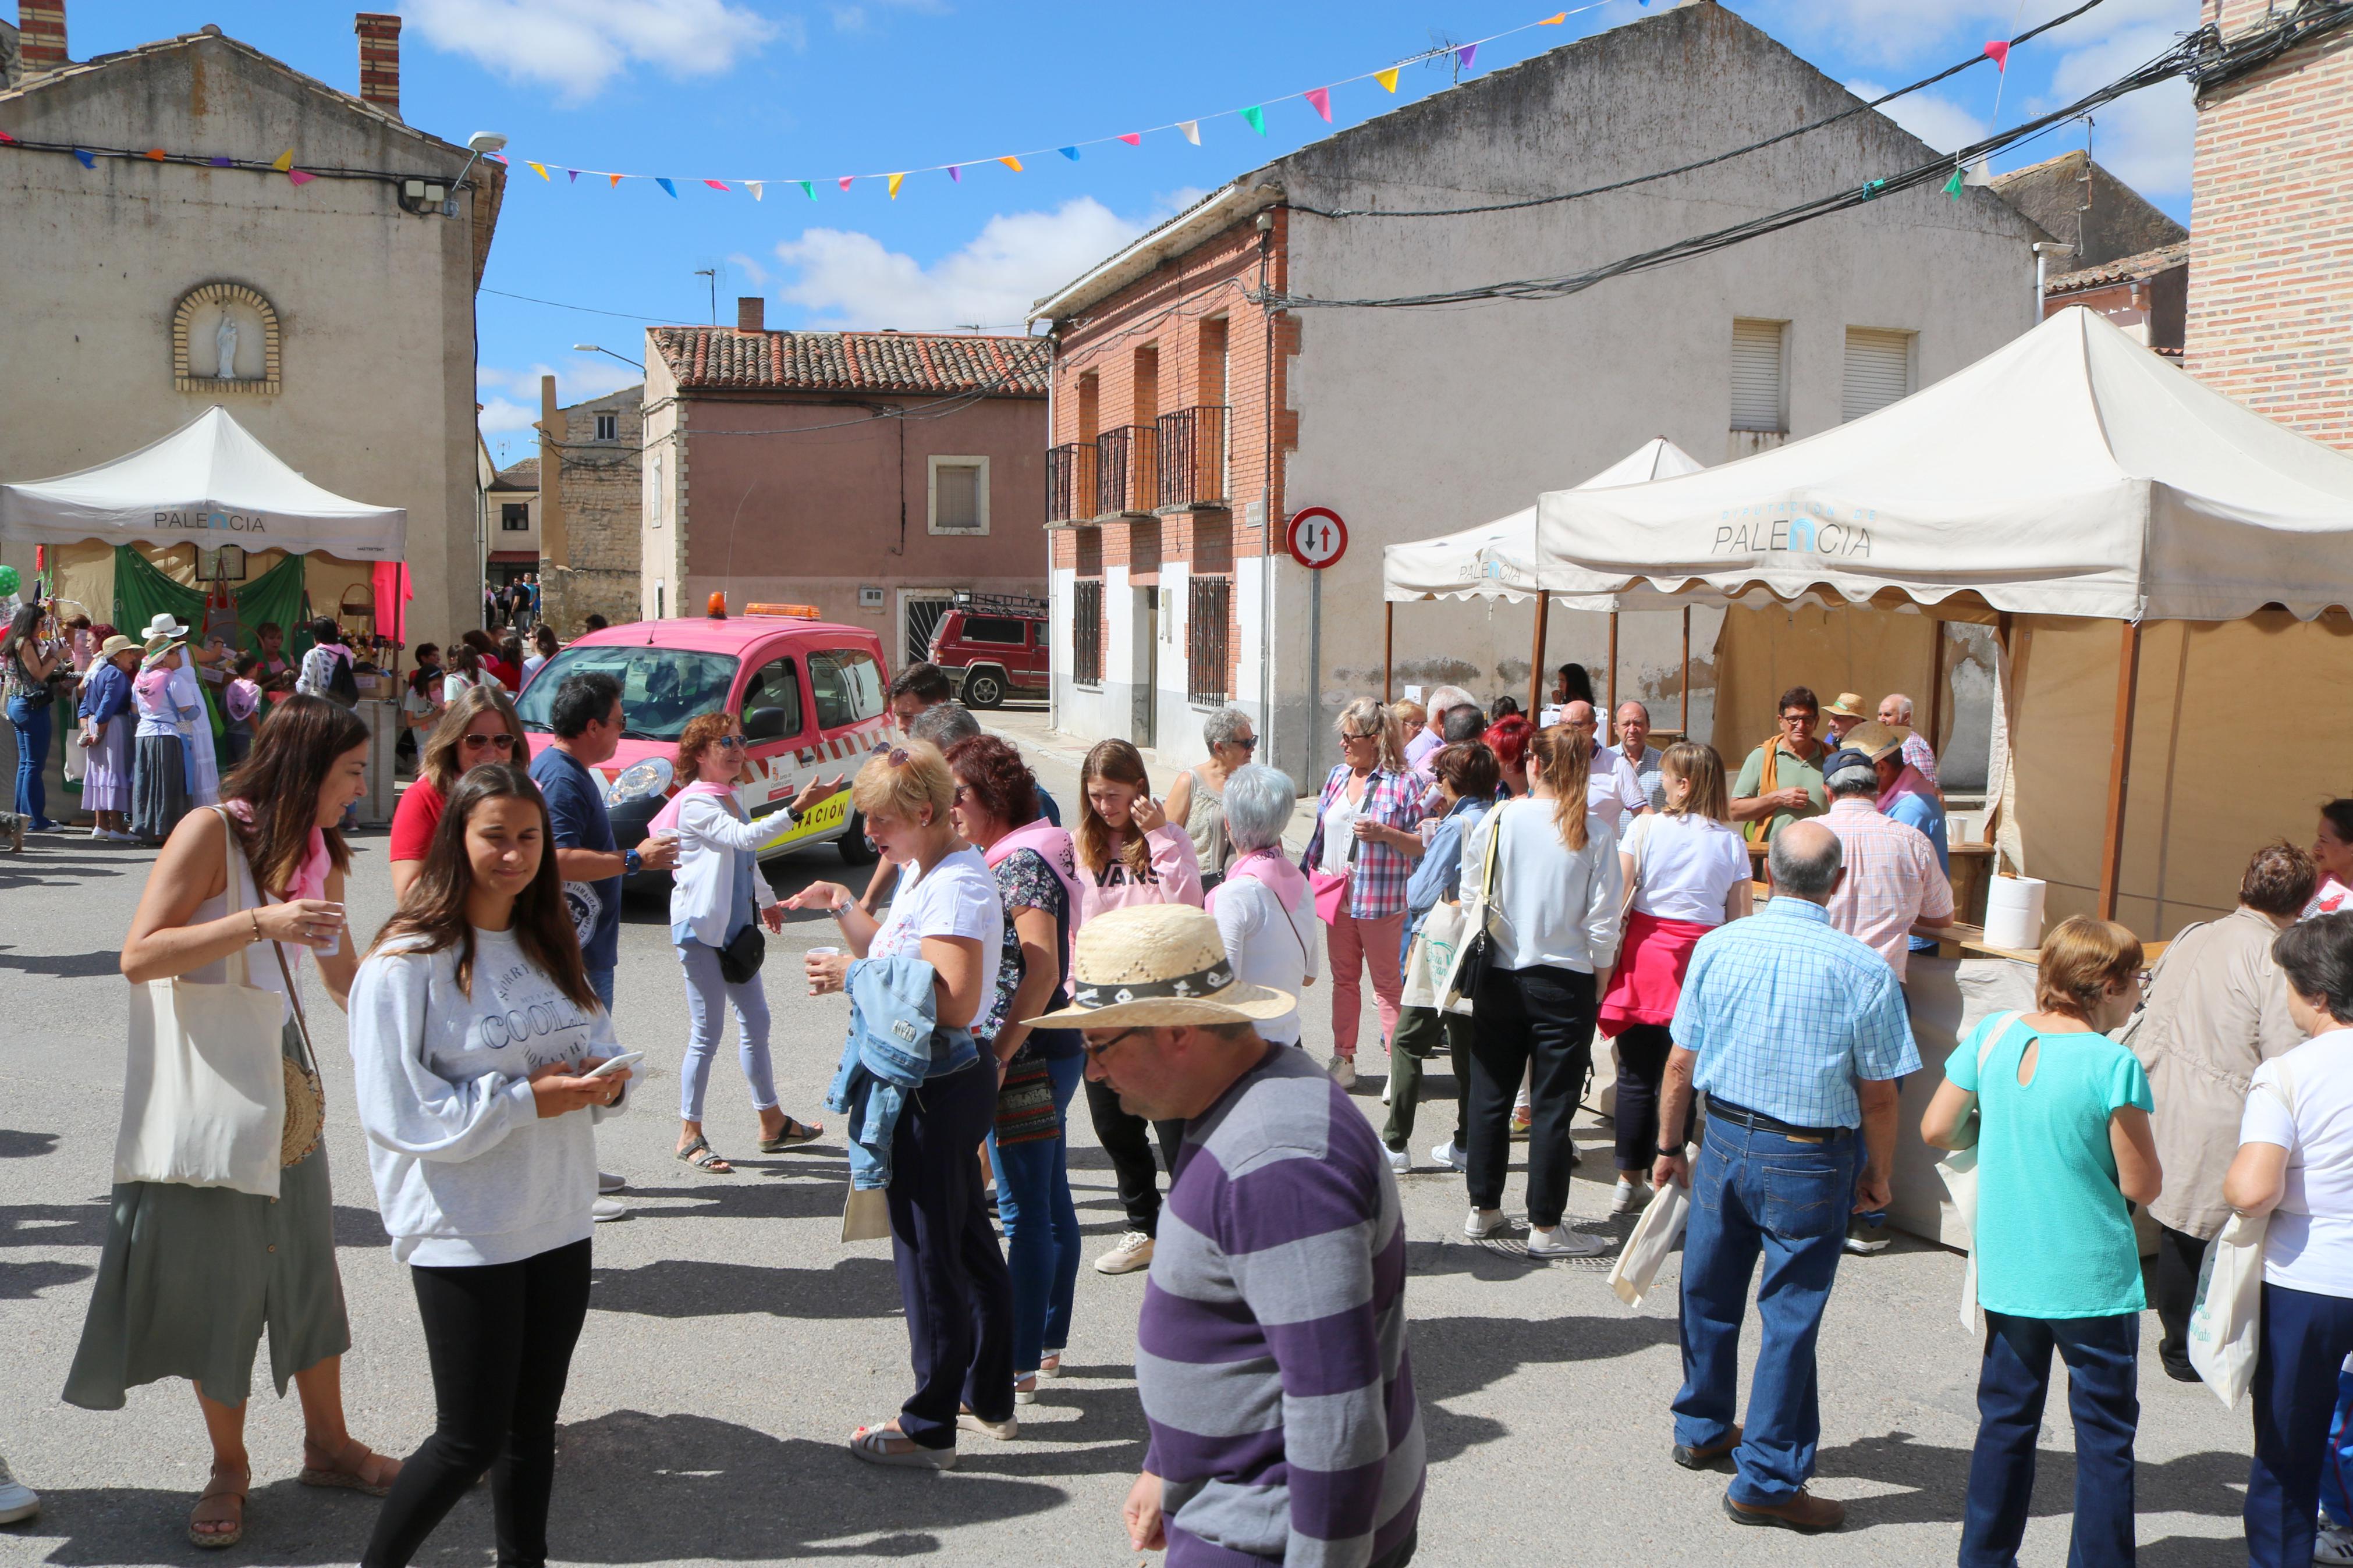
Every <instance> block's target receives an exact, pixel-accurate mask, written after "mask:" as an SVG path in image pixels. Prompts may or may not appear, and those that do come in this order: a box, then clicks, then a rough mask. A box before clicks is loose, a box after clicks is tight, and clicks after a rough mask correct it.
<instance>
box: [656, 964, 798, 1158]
mask: <svg viewBox="0 0 2353 1568" xmlns="http://www.w3.org/2000/svg"><path fill="white" fill-rule="evenodd" d="M678 960H679V963H681V964H683V965H685V966H686V1020H687V1036H686V1060H685V1062H684V1064H683V1065H681V1067H680V1068H679V1074H678V1080H679V1086H678V1100H679V1104H678V1114H679V1116H680V1118H681V1120H683V1121H702V1094H703V1090H705V1089H709V1088H710V1087H711V1058H712V1053H713V1052H715V1051H716V1050H717V1049H718V1048H719V1031H720V1030H721V1029H723V1028H724V1027H725V1026H726V1022H727V1020H726V1009H727V1007H728V1006H729V1005H733V1007H734V1009H735V1049H736V1059H737V1060H738V1061H740V1062H742V1063H743V1066H744V1082H745V1083H748V1084H750V1085H751V1086H752V1104H753V1106H754V1109H756V1110H775V1109H776V1071H775V1069H774V1068H772V1067H771V1066H770V1064H769V1061H768V993H767V992H766V991H765V989H763V988H762V986H761V984H760V977H759V976H758V975H756V974H755V975H754V976H753V977H752V978H751V979H749V980H746V981H745V982H744V984H741V985H730V984H727V977H726V976H725V975H723V974H722V973H719V950H718V949H717V948H715V947H712V946H710V945H709V944H707V943H704V942H681V943H680V944H679V949H678Z"/></svg>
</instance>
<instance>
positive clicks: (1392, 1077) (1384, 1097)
mask: <svg viewBox="0 0 2353 1568" xmlns="http://www.w3.org/2000/svg"><path fill="white" fill-rule="evenodd" d="M1396 1086H1397V1074H1396V1073H1395V1072H1394V1071H1392V1072H1391V1073H1390V1074H1389V1076H1388V1077H1387V1078H1385V1079H1381V1103H1382V1104H1383V1105H1387V1104H1388V1102H1389V1090H1390V1089H1393V1088H1395V1087H1396Z"/></svg>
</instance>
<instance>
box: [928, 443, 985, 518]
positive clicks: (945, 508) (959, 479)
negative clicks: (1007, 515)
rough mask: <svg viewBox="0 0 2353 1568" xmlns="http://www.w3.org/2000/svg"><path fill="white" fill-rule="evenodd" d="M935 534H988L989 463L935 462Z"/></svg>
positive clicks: (969, 460)
mask: <svg viewBox="0 0 2353 1568" xmlns="http://www.w3.org/2000/svg"><path fill="white" fill-rule="evenodd" d="M932 531H933V532H934V533H987V531H988V459H987V458H933V459H932Z"/></svg>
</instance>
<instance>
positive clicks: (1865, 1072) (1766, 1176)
mask: <svg viewBox="0 0 2353 1568" xmlns="http://www.w3.org/2000/svg"><path fill="white" fill-rule="evenodd" d="M1842 854H1843V850H1842V847H1841V845H1840V843H1839V839H1838V836H1837V835H1836V834H1834V833H1832V832H1831V830H1830V829H1829V828H1828V827H1826V826H1823V825H1822V824H1820V822H1812V821H1799V822H1793V823H1791V824H1790V825H1789V826H1787V827H1784V828H1783V829H1782V830H1781V832H1780V833H1779V835H1778V837H1775V838H1774V840H1773V849H1772V854H1771V857H1770V858H1771V863H1772V870H1773V898H1772V900H1771V901H1770V902H1768V903H1767V905H1766V906H1765V909H1764V911H1763V912H1762V913H1761V914H1758V915H1757V916H1755V917H1754V918H1752V919H1749V920H1742V921H1731V922H1729V923H1728V924H1725V925H1722V926H1719V927H1717V928H1716V929H1715V931H1710V932H1708V933H1707V934H1706V935H1705V936H1704V937H1702V938H1700V940H1699V943H1698V945H1697V946H1696V947H1694V949H1693V950H1692V957H1691V964H1690V968H1689V969H1688V970H1687V971H1686V973H1685V974H1684V978H1683V996H1682V999H1681V1000H1680V1001H1679V1002H1678V1003H1677V1005H1676V1007H1675V1018H1674V1023H1673V1026H1672V1033H1673V1036H1674V1041H1675V1048H1674V1050H1673V1051H1672V1052H1671V1053H1670V1054H1669V1056H1668V1058H1667V1072H1666V1084H1665V1087H1664V1091H1663V1093H1662V1096H1661V1098H1660V1102H1659V1125H1660V1126H1662V1127H1678V1126H1681V1125H1683V1118H1684V1115H1685V1113H1686V1112H1687V1110H1689V1108H1690V1105H1691V1100H1692V1093H1693V1090H1694V1087H1696V1088H1697V1089H1701V1090H1704V1092H1705V1093H1706V1095H1707V1131H1706V1134H1705V1142H1704V1143H1703V1145H1702V1147H1701V1150H1700V1156H1699V1160H1698V1163H1697V1165H1696V1167H1695V1168H1694V1167H1692V1166H1690V1165H1687V1163H1686V1162H1685V1160H1684V1158H1683V1152H1682V1151H1681V1150H1676V1151H1673V1152H1666V1151H1663V1150H1662V1152H1661V1153H1660V1155H1659V1162H1658V1164H1657V1166H1656V1167H1655V1168H1654V1169H1653V1171H1652V1173H1651V1179H1652V1181H1653V1182H1654V1183H1655V1184H1657V1185H1659V1186H1661V1187H1664V1186H1665V1185H1666V1184H1667V1183H1668V1182H1670V1181H1675V1182H1682V1183H1684V1184H1687V1185H1689V1186H1690V1187H1691V1189H1692V1211H1691V1227H1690V1229H1689V1230H1688V1231H1687V1232H1686V1233H1685V1237H1684V1241H1683V1321H1682V1324H1681V1334H1682V1339H1683V1373H1684V1379H1683V1391H1682V1392H1681V1393H1680V1394H1677V1395H1676V1396H1675V1403H1674V1413H1675V1447H1674V1460H1675V1462H1676V1463H1677V1464H1679V1465H1682V1466H1683V1468H1686V1469H1701V1468H1706V1467H1708V1466H1710V1465H1713V1464H1715V1462H1716V1461H1718V1460H1721V1459H1723V1458H1725V1457H1727V1456H1730V1457H1731V1458H1733V1459H1734V1461H1735V1463H1736V1467H1737V1471H1738V1473H1737V1474H1736V1476H1735V1477H1734V1479H1733V1482H1732V1485H1731V1487H1730V1488H1729V1489H1727V1490H1726V1491H1725V1496H1724V1509H1725V1512H1726V1513H1727V1514H1729V1515H1731V1516H1732V1518H1733V1520H1734V1521H1736V1522H1737V1523H1740V1524H1756V1525H1775V1526H1778V1527H1780V1528H1782V1529H1787V1530H1796V1531H1802V1532H1806V1533H1812V1532H1814V1531H1823V1530H1835V1529H1837V1528H1838V1527H1839V1525H1840V1524H1841V1523H1842V1522H1844V1521H1845V1518H1846V1509H1845V1507H1844V1506H1843V1505H1842V1504H1840V1503H1837V1502H1833V1501H1831V1500H1829V1499H1827V1498H1817V1497H1814V1496H1812V1495H1811V1494H1810V1493H1809V1492H1808V1491H1807V1490H1806V1482H1807V1480H1808V1479H1809V1478H1810V1477H1811V1476H1812V1474H1813V1468H1814V1449H1815V1446H1816V1445H1817V1444H1818V1443H1819V1442H1820V1437H1821V1411H1820V1404H1819V1401H1818V1399H1817V1397H1816V1390H1815V1381H1814V1341H1815V1337H1816V1335H1817V1334H1818V1333H1819V1332H1820V1329H1821V1321H1822V1309H1823V1307H1824V1306H1825V1305H1826V1304H1827V1303H1828V1301H1829V1300H1830V1293H1831V1282H1832V1281H1833V1279H1835V1278H1836V1276H1837V1273H1838V1263H1839V1258H1840V1256H1841V1253H1842V1252H1843V1251H1844V1249H1845V1242H1846V1232H1847V1215H1848V1214H1849V1213H1850V1212H1857V1213H1860V1212H1865V1211H1869V1210H1875V1209H1883V1208H1885V1207H1886V1206H1887V1200H1888V1180H1889V1175H1890V1173H1891V1170H1892V1168H1893V1166H1894V1159H1895V1099H1896V1080H1897V1079H1901V1078H1902V1077H1903V1076H1904V1075H1905V1074H1906V1073H1914V1072H1918V1071H1919V1070H1920V1052H1919V1049H1918V1047H1916V1046H1915V1044H1914V1043H1913V1040H1912V1026H1911V1022H1910V1020H1909V1019H1908V1018H1907V1017H1906V1016H1905V1010H1904V992H1903V988H1902V987H1901V986H1899V985H1898V984H1896V982H1895V974H1894V971H1893V970H1891V969H1890V968H1889V967H1888V966H1887V963H1886V961H1885V960H1884V959H1883V958H1881V957H1880V955H1879V953H1878V952H1876V951H1875V950H1873V948H1872V947H1870V946H1869V945H1867V944H1866V943H1864V942H1860V941H1858V940H1856V939H1855V938H1853V937H1852V936H1849V935H1847V934H1846V933H1845V932H1843V931H1833V930H1832V929H1831V924H1830V915H1829V911H1828V910H1826V909H1824V908H1823V906H1824V905H1825V904H1826V903H1827V902H1828V901H1829V900H1830V896H1831V890H1832V889H1835V888H1836V887H1837V886H1838V884H1839V879H1840V878H1841V877H1842V876H1843V875H1844V868H1843V867H1842V865H1841V857H1842ZM1858 1132H1859V1133H1860V1137H1858ZM1858 1144H1860V1145H1861V1146H1860V1147H1858ZM1760 1254H1761V1255H1762V1256H1763V1258H1764V1259H1765V1279H1764V1284H1763V1287H1762V1289H1760V1290H1759V1291H1758V1293H1757V1317H1758V1319H1759V1321H1760V1322H1761V1324H1762V1327H1763V1330H1764V1342H1763V1344H1762V1345H1761V1346H1760V1347H1759V1349H1758V1352H1757V1375H1756V1381H1755V1383H1754V1385H1753V1386H1752V1387H1751V1388H1750V1390H1749V1394H1748V1425H1747V1428H1746V1433H1745V1434H1744V1432H1743V1430H1742V1428H1741V1427H1739V1426H1736V1425H1735V1424H1734V1423H1733V1419H1732V1416H1733V1411H1734V1409H1735V1407H1736V1405H1737V1403H1738V1399H1739V1394H1740V1389H1739V1381H1740V1326H1741V1320H1742V1317H1743V1315H1744V1312H1745V1310H1746V1303H1747V1296H1748V1282H1749V1279H1750V1278H1751V1276H1752V1275H1754V1274H1755V1273H1756V1270H1757V1258H1758V1256H1759V1255H1760Z"/></svg>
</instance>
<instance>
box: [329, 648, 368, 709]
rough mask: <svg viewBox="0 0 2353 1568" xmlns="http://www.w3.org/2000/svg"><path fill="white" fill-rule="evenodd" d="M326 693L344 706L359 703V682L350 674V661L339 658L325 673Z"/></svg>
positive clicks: (347, 706) (353, 705) (354, 706)
mask: <svg viewBox="0 0 2353 1568" xmlns="http://www.w3.org/2000/svg"><path fill="white" fill-rule="evenodd" d="M327 695H328V696H330V697H332V698H333V699H334V700H336V701H338V702H340V703H342V704H343V706H344V707H346V708H356V707H358V706H359V705H360V683H359V682H358V681H357V680H356V679H353V676H352V661H351V660H350V659H348V658H339V659H336V660H335V661H334V667H333V668H332V669H331V670H330V671H329V672H328V674H327Z"/></svg>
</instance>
